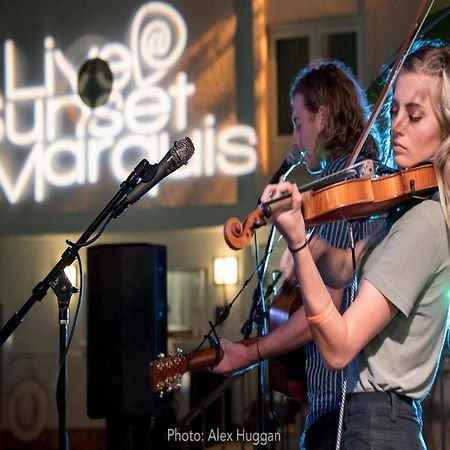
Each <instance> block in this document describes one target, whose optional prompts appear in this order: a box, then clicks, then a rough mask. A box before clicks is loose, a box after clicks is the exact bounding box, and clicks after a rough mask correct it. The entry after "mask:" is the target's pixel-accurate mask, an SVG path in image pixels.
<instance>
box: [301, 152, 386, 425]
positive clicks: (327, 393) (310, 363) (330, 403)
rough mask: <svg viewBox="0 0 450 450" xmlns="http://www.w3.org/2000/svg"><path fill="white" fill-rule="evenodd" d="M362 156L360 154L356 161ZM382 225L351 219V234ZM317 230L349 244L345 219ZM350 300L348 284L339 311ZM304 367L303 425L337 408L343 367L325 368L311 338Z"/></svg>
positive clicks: (335, 165)
mask: <svg viewBox="0 0 450 450" xmlns="http://www.w3.org/2000/svg"><path fill="white" fill-rule="evenodd" d="M348 156H349V155H342V156H339V157H338V158H336V159H335V160H334V161H332V162H330V163H329V164H328V165H327V167H326V169H325V171H324V172H323V173H322V174H321V177H323V176H326V175H330V174H332V173H334V172H336V171H338V170H341V169H344V168H345V165H346V162H347V159H348ZM363 159H366V158H364V157H362V156H360V157H359V158H358V159H357V162H359V161H361V160H363ZM381 226H384V221H383V220H369V219H361V220H356V221H354V222H353V236H354V239H355V242H357V241H359V240H361V239H364V238H365V237H366V236H368V235H370V234H372V233H373V232H375V231H376V230H377V229H379V227H381ZM318 234H319V235H320V236H321V237H323V238H324V239H326V240H327V241H328V243H329V244H330V245H331V246H333V247H336V248H341V249H345V248H348V247H350V239H349V229H348V222H347V221H341V222H334V223H331V224H326V225H321V226H320V227H319V228H318ZM350 302H351V286H348V287H347V288H346V289H345V291H344V296H343V299H342V305H341V309H340V311H341V313H342V312H343V311H345V310H346V309H347V308H348V306H349V304H350ZM305 371H306V380H307V397H308V406H309V413H308V416H307V417H306V428H308V427H310V426H311V425H312V424H313V423H314V422H315V421H316V420H317V419H318V418H319V417H322V416H323V415H324V414H326V413H327V412H329V411H332V410H336V409H338V408H339V404H340V398H341V393H342V389H341V386H342V376H343V371H342V370H339V371H335V372H331V371H329V370H328V369H327V368H326V367H325V365H324V363H323V362H322V358H321V356H320V354H319V351H318V349H317V347H316V345H315V344H314V342H309V343H308V344H306V346H305Z"/></svg>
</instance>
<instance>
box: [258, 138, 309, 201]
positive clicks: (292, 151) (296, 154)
mask: <svg viewBox="0 0 450 450" xmlns="http://www.w3.org/2000/svg"><path fill="white" fill-rule="evenodd" d="M304 157H305V152H301V151H300V150H299V149H298V147H296V146H295V145H292V146H291V147H289V149H288V151H287V154H286V158H285V159H284V161H283V162H282V163H281V166H280V167H279V168H278V170H277V171H276V172H275V173H274V174H273V175H272V178H271V179H270V180H269V182H268V183H267V184H278V183H279V182H280V177H281V176H283V175H284V176H287V175H289V174H290V173H291V170H292V169H293V168H294V167H295V166H297V165H298V164H300V163H301V162H302V161H303V158H304ZM260 203H261V196H259V198H258V201H257V202H256V204H257V205H259V204H260Z"/></svg>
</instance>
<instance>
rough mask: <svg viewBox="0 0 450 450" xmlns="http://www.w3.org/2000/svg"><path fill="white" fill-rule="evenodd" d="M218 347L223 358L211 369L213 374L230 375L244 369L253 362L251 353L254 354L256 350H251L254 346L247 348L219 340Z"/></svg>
mask: <svg viewBox="0 0 450 450" xmlns="http://www.w3.org/2000/svg"><path fill="white" fill-rule="evenodd" d="M220 347H221V349H222V351H223V358H222V360H221V361H220V363H219V364H218V365H217V366H215V367H213V369H212V371H213V372H214V373H221V374H231V373H233V372H236V371H238V370H242V369H245V368H246V367H248V366H249V365H251V364H252V363H253V362H254V360H253V359H252V357H251V355H252V352H255V353H256V350H253V347H254V345H252V346H249V347H247V346H245V345H244V344H239V343H235V342H230V341H227V340H226V339H220Z"/></svg>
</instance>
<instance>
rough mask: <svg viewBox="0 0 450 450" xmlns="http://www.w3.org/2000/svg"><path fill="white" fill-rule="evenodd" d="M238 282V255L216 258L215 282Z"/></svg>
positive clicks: (222, 283) (227, 283)
mask: <svg viewBox="0 0 450 450" xmlns="http://www.w3.org/2000/svg"><path fill="white" fill-rule="evenodd" d="M237 282H238V262H237V257H236V256H220V257H216V258H214V284H219V285H231V284H237Z"/></svg>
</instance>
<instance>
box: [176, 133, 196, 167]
mask: <svg viewBox="0 0 450 450" xmlns="http://www.w3.org/2000/svg"><path fill="white" fill-rule="evenodd" d="M175 148H176V150H177V154H178V156H179V158H180V159H181V161H182V162H183V164H186V163H187V162H188V160H189V159H190V157H191V156H192V155H193V154H194V151H195V148H194V144H193V143H192V141H191V139H190V138H188V137H187V136H186V137H184V138H183V139H180V140H179V141H177V142H175Z"/></svg>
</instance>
